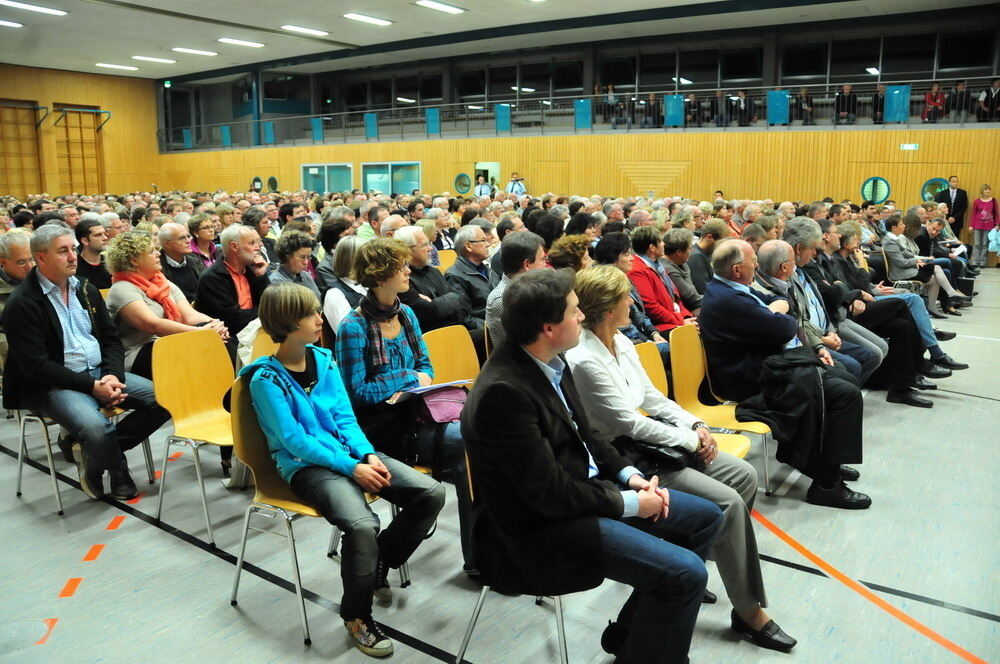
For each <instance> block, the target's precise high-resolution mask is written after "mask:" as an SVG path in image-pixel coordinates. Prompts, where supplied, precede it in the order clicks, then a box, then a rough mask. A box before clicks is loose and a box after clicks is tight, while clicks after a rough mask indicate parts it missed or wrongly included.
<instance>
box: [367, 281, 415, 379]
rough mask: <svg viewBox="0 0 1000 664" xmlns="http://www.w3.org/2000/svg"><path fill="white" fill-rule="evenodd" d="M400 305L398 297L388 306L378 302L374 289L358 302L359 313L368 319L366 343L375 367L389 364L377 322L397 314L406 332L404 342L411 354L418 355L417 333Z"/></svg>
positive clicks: (386, 320)
mask: <svg viewBox="0 0 1000 664" xmlns="http://www.w3.org/2000/svg"><path fill="white" fill-rule="evenodd" d="M400 307H401V305H400V303H399V298H398V297H397V298H396V301H395V302H393V303H392V306H390V307H387V306H385V305H384V304H382V303H381V302H379V301H378V299H377V298H376V297H375V293H374V289H372V290H369V291H368V293H367V294H366V295H365V296H364V297H363V298H361V302H360V303H359V304H358V309H359V310H360V311H361V315H362V316H364V317H365V320H366V321H368V344H369V345H370V346H371V359H372V365H373V366H374V367H375V368H378V367H382V366H385V365H387V364H389V356H388V355H387V354H386V352H385V343H384V341H383V340H382V329H381V328H380V327H379V323H388V322H389V321H391V320H392V319H393V318H395V317H396V316H399V322H400V324H401V325H402V326H403V332H404V333H405V334H406V342H407V343H408V344H410V348H411V349H412V350H413V356H414V357H419V355H420V342H419V341H417V335H416V333H415V332H414V331H413V326H411V325H410V319H409V318H408V317H407V316H406V314H404V313H403V312H402V311H400Z"/></svg>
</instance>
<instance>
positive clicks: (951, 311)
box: [944, 307, 962, 316]
mask: <svg viewBox="0 0 1000 664" xmlns="http://www.w3.org/2000/svg"><path fill="white" fill-rule="evenodd" d="M944 312H945V313H946V314H948V315H949V316H961V315H962V312H960V311H959V310H958V309H956V308H955V307H948V308H947V309H945V310H944Z"/></svg>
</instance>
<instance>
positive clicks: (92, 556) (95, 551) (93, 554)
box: [83, 544, 104, 563]
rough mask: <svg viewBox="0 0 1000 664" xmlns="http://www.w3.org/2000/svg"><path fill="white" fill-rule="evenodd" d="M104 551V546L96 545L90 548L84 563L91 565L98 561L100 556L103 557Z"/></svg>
mask: <svg viewBox="0 0 1000 664" xmlns="http://www.w3.org/2000/svg"><path fill="white" fill-rule="evenodd" d="M102 551H104V545H103V544H95V545H94V546H92V547H90V549H89V550H88V551H87V555H85V556H84V557H83V562H85V563H89V562H92V561H94V560H97V558H98V556H100V555H101V552H102Z"/></svg>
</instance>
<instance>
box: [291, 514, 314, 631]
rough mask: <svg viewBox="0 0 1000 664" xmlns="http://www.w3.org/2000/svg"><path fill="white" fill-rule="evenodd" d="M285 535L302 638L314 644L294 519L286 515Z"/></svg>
mask: <svg viewBox="0 0 1000 664" xmlns="http://www.w3.org/2000/svg"><path fill="white" fill-rule="evenodd" d="M284 516H285V533H286V536H287V537H288V554H289V555H290V556H291V557H292V571H293V572H294V574H295V594H296V595H298V598H299V616H300V617H301V618H302V636H303V638H304V639H305V640H304V643H305V644H306V645H307V646H308V645H311V644H312V639H310V638H309V620H308V619H307V618H306V600H305V598H304V597H303V596H302V578H301V577H300V576H299V557H298V556H297V555H295V533H294V532H293V531H292V517H291V516H290V515H288V514H285V515H284Z"/></svg>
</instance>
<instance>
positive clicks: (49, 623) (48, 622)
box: [35, 618, 59, 646]
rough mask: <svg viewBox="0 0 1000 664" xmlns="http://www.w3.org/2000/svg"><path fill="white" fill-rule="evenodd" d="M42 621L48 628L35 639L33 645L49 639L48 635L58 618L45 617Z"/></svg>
mask: <svg viewBox="0 0 1000 664" xmlns="http://www.w3.org/2000/svg"><path fill="white" fill-rule="evenodd" d="M44 622H45V625H46V627H48V629H46V630H45V634H44V636H42V638H40V639H38V640H37V641H35V645H36V646H40V645H42V644H43V643H45V642H46V641H48V640H49V637H50V636H52V630H54V629H55V628H56V623H57V622H59V619H58V618H46V619H45V620H44Z"/></svg>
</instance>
